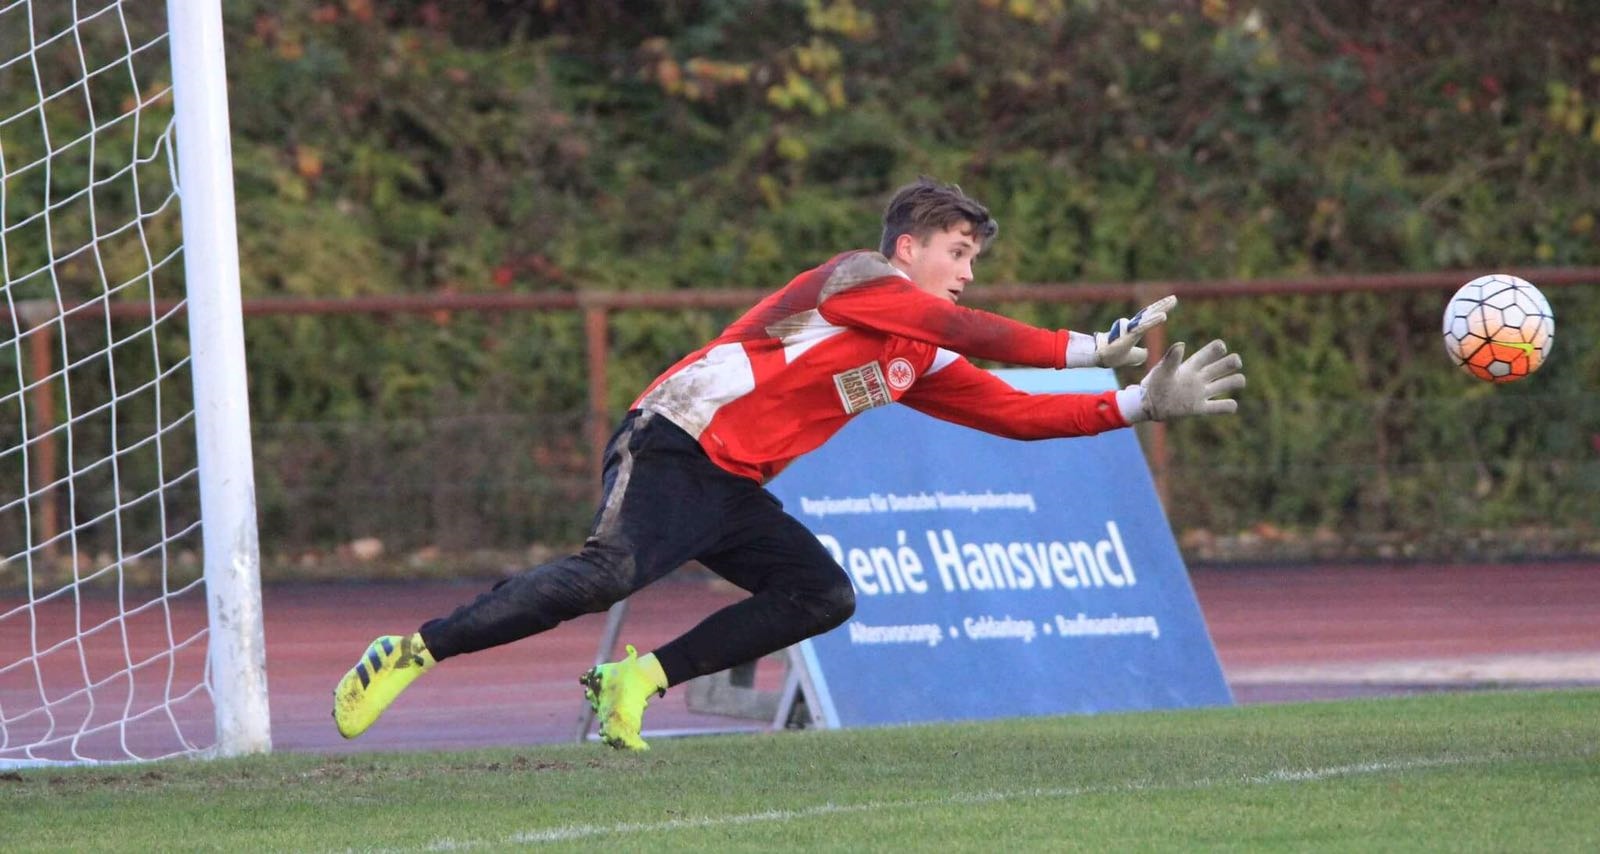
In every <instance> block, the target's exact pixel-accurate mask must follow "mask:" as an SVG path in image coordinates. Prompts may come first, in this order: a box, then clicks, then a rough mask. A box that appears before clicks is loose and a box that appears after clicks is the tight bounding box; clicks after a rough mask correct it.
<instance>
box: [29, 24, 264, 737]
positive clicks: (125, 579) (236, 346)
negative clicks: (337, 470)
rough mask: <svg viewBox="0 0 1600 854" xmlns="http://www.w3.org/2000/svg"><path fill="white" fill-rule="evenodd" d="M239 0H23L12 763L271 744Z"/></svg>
mask: <svg viewBox="0 0 1600 854" xmlns="http://www.w3.org/2000/svg"><path fill="white" fill-rule="evenodd" d="M222 32H223V29H222V13H221V4H220V0H169V2H168V3H165V4H162V3H151V2H130V0H87V2H83V1H82V0H81V1H80V2H78V3H72V4H64V3H54V2H48V0H0V768H4V767H12V766H28V765H41V764H57V763H95V762H120V761H141V760H151V759H161V758H167V757H173V756H236V755H241V754H247V753H258V752H265V751H268V750H270V749H271V728H270V715H269V710H268V702H267V680H266V653H265V636H264V630H263V619H262V606H261V586H260V556H259V555H260V552H259V547H258V543H257V532H256V507H255V475H254V468H253V464H252V454H251V441H250V417H249V404H248V397H247V386H246V370H245V348H244V331H243V315H242V311H241V299H240V288H239V269H238V241H237V233H236V225H235V216H234V197H233V178H232V153H231V147H230V144H229V120H228V102H227V78H226V73H225V64H224V56H223V38H222Z"/></svg>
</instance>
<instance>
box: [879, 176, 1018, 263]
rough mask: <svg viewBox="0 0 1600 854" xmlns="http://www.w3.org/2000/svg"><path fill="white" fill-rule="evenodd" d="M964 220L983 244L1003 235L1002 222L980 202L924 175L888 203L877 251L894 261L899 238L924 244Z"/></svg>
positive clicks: (897, 192)
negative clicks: (911, 238)
mask: <svg viewBox="0 0 1600 854" xmlns="http://www.w3.org/2000/svg"><path fill="white" fill-rule="evenodd" d="M963 221H964V222H967V223H969V224H970V225H971V226H972V232H971V234H972V236H973V237H976V238H977V239H978V240H980V241H981V242H983V243H984V244H987V243H988V242H989V241H990V240H991V239H992V238H993V237H994V236H995V235H996V234H999V233H1000V223H998V222H995V219H994V217H993V216H990V215H989V209H988V208H986V207H984V206H983V205H982V204H979V202H978V200H976V199H974V198H972V197H971V196H968V195H967V194H966V193H964V192H962V191H961V188H960V187H958V186H956V185H955V184H944V183H940V182H938V181H935V180H934V179H932V178H929V177H927V176H926V175H924V176H922V177H920V178H918V179H917V180H916V181H914V182H912V183H910V184H907V185H906V186H904V187H901V188H900V189H899V190H896V191H895V194H894V198H892V199H890V200H889V206H888V207H887V208H885V209H884V211H883V239H882V240H880V241H878V251H879V252H882V253H883V254H884V256H885V257H889V258H892V257H894V244H895V241H896V240H899V239H900V235H902V234H909V235H911V236H912V237H915V238H916V239H917V240H924V241H925V240H927V239H928V236H929V235H931V234H934V233H935V232H940V231H944V230H946V229H948V228H950V227H951V226H953V225H956V224H957V223H960V222H963Z"/></svg>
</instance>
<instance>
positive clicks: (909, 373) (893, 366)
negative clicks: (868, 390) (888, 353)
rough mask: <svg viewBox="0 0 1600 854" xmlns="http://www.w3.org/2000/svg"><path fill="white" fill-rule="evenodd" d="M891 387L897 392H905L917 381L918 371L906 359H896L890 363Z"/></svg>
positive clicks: (889, 377) (889, 376)
mask: <svg viewBox="0 0 1600 854" xmlns="http://www.w3.org/2000/svg"><path fill="white" fill-rule="evenodd" d="M888 379H889V387H890V388H892V389H894V390H895V391H905V390H906V389H908V388H911V384H912V383H914V382H916V381H917V369H916V368H913V367H911V362H910V361H908V360H906V359H898V358H897V359H894V360H892V361H890V362H889V374H888Z"/></svg>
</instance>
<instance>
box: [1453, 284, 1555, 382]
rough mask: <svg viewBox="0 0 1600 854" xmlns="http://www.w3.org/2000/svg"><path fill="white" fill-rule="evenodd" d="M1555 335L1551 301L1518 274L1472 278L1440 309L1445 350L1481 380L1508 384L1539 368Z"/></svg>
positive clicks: (1465, 369)
mask: <svg viewBox="0 0 1600 854" xmlns="http://www.w3.org/2000/svg"><path fill="white" fill-rule="evenodd" d="M1555 339H1556V318H1555V315H1554V314H1552V313H1551V311H1550V303H1549V301H1548V300H1546V299H1545V298H1544V294H1542V293H1539V289H1538V288H1536V287H1534V286H1533V285H1532V284H1529V282H1528V281H1527V280H1526V279H1519V278H1517V277H1516V276H1510V275H1506V274H1504V273H1496V274H1493V275H1489V276H1480V277H1478V278H1476V279H1473V280H1472V281H1470V282H1467V283H1466V284H1465V285H1462V286H1461V290H1458V291H1456V294H1455V296H1453V297H1451V298H1450V303H1449V304H1448V305H1446V306H1445V309H1444V351H1445V352H1446V353H1448V354H1449V356H1450V361H1452V362H1455V363H1456V366H1457V367H1459V368H1461V370H1463V371H1466V372H1467V373H1469V374H1471V375H1473V376H1474V377H1477V378H1478V379H1480V380H1487V381H1489V382H1492V383H1508V382H1513V381H1515V380H1520V379H1522V378H1523V377H1525V376H1527V375H1529V374H1531V373H1533V372H1534V371H1537V370H1539V366H1540V365H1543V364H1544V360H1545V358H1546V357H1548V356H1549V355H1550V346H1551V345H1552V344H1554V343H1555Z"/></svg>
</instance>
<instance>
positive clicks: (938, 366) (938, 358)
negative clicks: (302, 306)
mask: <svg viewBox="0 0 1600 854" xmlns="http://www.w3.org/2000/svg"><path fill="white" fill-rule="evenodd" d="M959 358H961V354H960V353H957V352H955V351H954V350H946V349H945V348H943V347H940V348H939V349H938V351H937V352H935V353H934V354H933V364H931V365H929V366H928V369H927V370H926V371H923V372H922V375H923V376H925V377H929V376H933V375H934V374H937V373H938V372H940V371H942V370H944V369H945V368H948V367H950V366H951V365H952V364H955V361H956V360H957V359H959Z"/></svg>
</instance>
